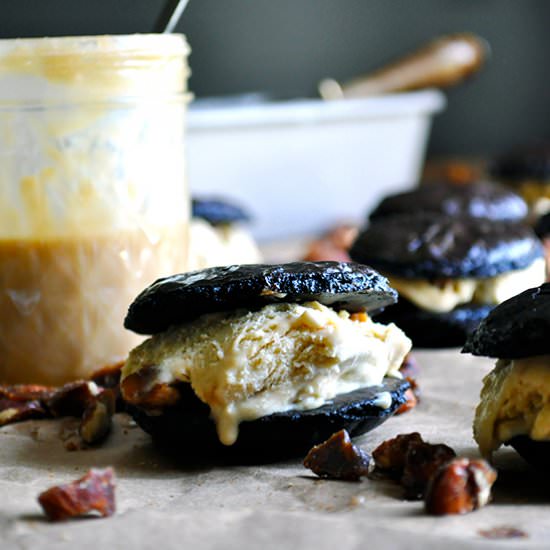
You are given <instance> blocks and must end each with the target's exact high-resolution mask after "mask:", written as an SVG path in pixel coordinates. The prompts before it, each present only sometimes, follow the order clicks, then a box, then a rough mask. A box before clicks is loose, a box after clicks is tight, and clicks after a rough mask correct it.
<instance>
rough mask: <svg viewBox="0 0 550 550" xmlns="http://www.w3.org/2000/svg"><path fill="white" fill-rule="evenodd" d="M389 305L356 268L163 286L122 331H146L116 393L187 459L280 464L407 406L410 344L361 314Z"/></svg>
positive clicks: (225, 272)
mask: <svg viewBox="0 0 550 550" xmlns="http://www.w3.org/2000/svg"><path fill="white" fill-rule="evenodd" d="M396 297H397V296H396V292H395V291H394V290H393V289H392V288H391V287H390V286H389V284H388V282H387V280H386V279H385V278H384V277H382V276H381V275H379V274H378V273H377V272H375V271H374V270H372V269H371V268H369V267H367V266H365V265H359V264H354V263H338V262H317V263H316V262H297V263H291V264H285V265H246V266H238V265H237V266H230V267H225V268H211V269H206V270H202V271H197V272H191V273H183V274H180V275H174V276H173V277H167V278H164V279H160V280H159V281H156V282H155V283H153V284H152V285H151V286H150V287H149V288H147V289H145V290H144V291H143V292H142V293H141V294H140V295H139V296H138V297H137V298H136V300H135V301H134V303H133V304H132V305H131V306H130V308H129V311H128V316H127V318H126V322H125V326H126V327H127V328H130V329H131V330H134V331H136V332H139V333H150V334H154V335H153V336H152V337H151V338H149V339H148V340H146V341H145V342H144V343H143V344H141V345H140V346H138V347H137V348H135V349H134V350H132V352H131V353H130V355H129V358H128V360H127V362H126V364H125V366H124V368H123V371H122V380H121V391H122V395H123V397H124V399H125V400H126V402H127V403H128V406H129V410H130V412H131V414H132V415H133V416H134V418H135V419H136V421H137V422H138V423H139V424H140V425H141V426H142V427H143V428H144V429H145V430H146V431H148V432H149V433H150V434H151V435H152V436H153V438H154V439H155V441H157V442H158V443H160V444H162V445H163V446H165V447H172V448H177V449H184V448H185V449H186V451H185V452H186V453H192V454H194V455H200V454H202V453H203V452H205V453H206V454H209V453H212V452H215V453H216V454H217V453H223V454H224V456H225V455H234V456H243V457H244V458H245V459H252V460H254V459H255V458H257V457H258V458H260V457H261V459H262V460H263V459H265V458H270V457H272V458H280V457H281V456H290V455H294V454H296V453H299V452H303V451H304V450H307V449H308V448H309V447H311V446H312V445H314V444H317V443H320V442H321V441H324V440H325V439H326V438H327V437H328V436H330V435H331V434H332V433H333V432H335V431H338V430H340V429H342V428H346V429H347V430H348V431H349V432H350V433H351V434H352V435H359V434H361V433H364V432H365V431H367V430H370V429H372V428H373V427H375V426H376V425H378V424H379V423H380V422H382V421H384V420H385V419H387V418H388V417H389V416H391V414H392V413H393V412H394V411H395V410H396V409H397V408H398V407H399V406H400V405H401V404H402V403H404V402H405V400H406V397H405V391H406V390H407V388H408V383H407V382H405V381H403V380H401V379H399V368H400V367H401V364H402V363H403V361H404V359H405V357H406V355H407V353H408V352H409V350H410V348H411V342H410V340H409V339H408V338H407V337H406V336H405V334H404V333H403V332H402V331H401V330H400V329H399V328H397V327H396V326H394V325H390V326H387V327H386V326H384V325H381V324H379V323H375V322H373V321H372V319H371V318H370V317H369V315H368V314H367V313H366V312H367V311H371V310H376V309H379V308H381V307H384V306H385V305H388V304H391V303H394V302H395V301H396ZM245 455H246V456H245Z"/></svg>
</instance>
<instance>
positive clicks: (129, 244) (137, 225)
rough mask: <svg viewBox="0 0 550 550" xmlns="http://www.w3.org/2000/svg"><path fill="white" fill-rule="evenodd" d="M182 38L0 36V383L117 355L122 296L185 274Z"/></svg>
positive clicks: (38, 378) (124, 349) (43, 377)
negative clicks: (5, 37)
mask: <svg viewBox="0 0 550 550" xmlns="http://www.w3.org/2000/svg"><path fill="white" fill-rule="evenodd" d="M188 51H189V49H188V46H187V43H186V42H185V39H184V37H183V36H181V35H132V36H100V37H62V38H44V39H19V40H0V159H1V160H0V383H10V384H11V383H42V384H61V383H64V382H67V381H69V380H73V379H76V378H82V377H85V376H87V375H89V374H90V372H91V371H93V370H95V369H97V368H99V367H102V366H104V365H106V364H110V363H114V362H117V361H119V360H121V359H124V358H125V357H126V355H127V353H128V351H129V350H130V349H131V348H132V347H134V346H135V345H136V344H137V343H138V342H139V338H138V337H137V336H135V335H133V334H132V333H130V332H129V331H126V330H125V329H124V328H123V319H124V316H125V314H126V311H127V308H128V305H129V304H130V302H131V301H132V300H133V298H134V297H135V296H136V295H137V294H138V293H139V292H140V291H141V290H142V289H143V288H144V287H145V286H147V285H149V284H150V283H151V282H152V281H154V280H155V279H156V278H158V277H162V276H164V275H169V274H172V273H175V272H179V271H184V270H185V267H186V265H185V263H186V256H187V228H188V221H189V204H188V202H189V201H188V196H187V189H186V184H185V170H184V168H185V167H184V151H183V147H184V117H185V110H186V105H187V101H188V97H187V88H186V85H187V77H188V72H189V71H188V67H187V61H186V60H187V55H188Z"/></svg>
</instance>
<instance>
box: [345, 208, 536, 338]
mask: <svg viewBox="0 0 550 550" xmlns="http://www.w3.org/2000/svg"><path fill="white" fill-rule="evenodd" d="M350 255H351V257H352V258H353V260H354V261H358V262H362V263H368V264H369V265H372V266H373V267H374V268H375V269H378V270H379V271H380V272H381V273H383V274H384V275H385V276H387V277H388V278H389V279H390V283H391V284H392V286H394V287H395V288H396V289H397V290H398V292H399V293H400V300H401V302H400V304H398V305H397V306H392V307H389V308H387V309H386V310H385V311H384V312H383V313H382V314H381V315H382V317H381V318H380V319H381V320H383V322H388V321H394V322H396V323H397V324H398V325H399V326H400V327H402V328H403V330H405V332H407V334H408V335H409V336H410V337H411V338H412V339H413V342H414V344H415V345H417V346H423V347H449V346H456V345H462V344H463V343H464V341H465V337H466V335H467V334H469V333H470V332H471V331H472V330H473V329H474V328H475V327H476V326H477V323H479V321H480V320H481V319H482V318H483V317H484V316H485V315H486V314H487V313H488V312H489V311H490V309H491V308H492V307H494V306H495V305H496V304H498V303H500V302H501V301H503V300H505V299H507V298H509V297H510V296H511V295H513V294H516V293H517V292H520V291H521V290H523V289H525V288H528V287H530V286H535V285H538V284H540V283H542V282H543V281H544V276H545V267H544V259H543V251H542V247H541V244H540V242H539V241H538V239H537V238H536V236H535V235H534V234H533V232H532V230H531V229H530V228H529V227H527V226H524V225H520V224H510V223H507V222H496V221H492V220H487V219H481V218H469V217H457V218H449V217H446V216H437V215H433V214H428V213H420V214H417V215H400V216H392V217H389V218H380V219H376V220H374V221H373V222H372V223H371V224H370V226H369V227H368V228H367V229H366V230H365V231H363V232H361V233H360V234H359V236H358V238H357V240H356V241H355V242H354V244H353V246H352V248H351V250H350ZM428 331H432V333H430V334H428Z"/></svg>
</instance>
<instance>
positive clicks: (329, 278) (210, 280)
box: [124, 262, 397, 334]
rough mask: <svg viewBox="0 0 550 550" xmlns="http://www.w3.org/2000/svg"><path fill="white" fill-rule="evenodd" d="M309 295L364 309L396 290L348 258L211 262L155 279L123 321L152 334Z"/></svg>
mask: <svg viewBox="0 0 550 550" xmlns="http://www.w3.org/2000/svg"><path fill="white" fill-rule="evenodd" d="M312 300H317V301H319V302H320V303H322V304H324V305H327V306H330V307H333V308H335V309H346V310H348V311H370V310H376V309H379V308H381V307H384V306H387V305H389V304H393V303H395V302H396V301H397V292H396V291H395V290H393V289H392V288H391V287H390V286H389V284H388V281H387V279H386V278H385V277H382V276H381V275H380V274H379V273H377V272H376V271H374V270H373V269H371V268H370V267H367V266H366V265H360V264H355V263H351V262H349V263H340V262H295V263H289V264H281V265H267V264H250V265H232V266H227V267H212V268H209V269H203V270H201V271H191V272H189V273H181V274H179V275H173V276H171V277H165V278H163V279H159V280H157V281H155V282H154V283H153V284H152V285H151V286H149V287H148V288H146V289H145V290H144V291H143V292H142V293H141V294H140V295H139V296H138V297H137V298H136V299H135V300H134V302H133V303H132V304H131V305H130V308H129V310H128V314H127V315H126V319H125V320H124V326H125V327H126V328H128V329H130V330H133V331H134V332H138V333H140V334H155V333H158V332H162V331H164V330H166V329H167V328H168V327H169V326H171V325H176V324H180V323H185V322H187V321H192V320H193V319H196V318H197V317H199V316H201V315H203V314H205V313H214V312H219V311H230V310H234V309H239V308H246V309H257V308H261V307H263V306H265V305H267V304H271V303H280V302H294V303H303V302H308V301H312Z"/></svg>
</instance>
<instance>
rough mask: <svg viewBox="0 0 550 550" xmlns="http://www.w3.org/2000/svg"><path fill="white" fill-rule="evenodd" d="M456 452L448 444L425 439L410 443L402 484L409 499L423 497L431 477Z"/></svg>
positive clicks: (453, 456)
mask: <svg viewBox="0 0 550 550" xmlns="http://www.w3.org/2000/svg"><path fill="white" fill-rule="evenodd" d="M455 456H456V453H455V452H454V451H453V449H451V448H450V447H449V446H447V445H443V444H437V445H432V444H430V443H426V442H424V441H421V442H415V443H412V444H411V445H409V448H408V449H407V455H406V458H405V467H404V469H403V475H402V476H401V485H403V487H404V488H405V496H406V498H409V499H421V498H422V497H423V496H424V493H425V491H426V487H427V485H428V482H429V481H430V479H431V478H432V477H433V476H434V475H435V473H436V472H437V470H438V469H439V468H440V466H442V465H444V464H447V463H448V462H449V461H450V460H452V459H453V458H455Z"/></svg>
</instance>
